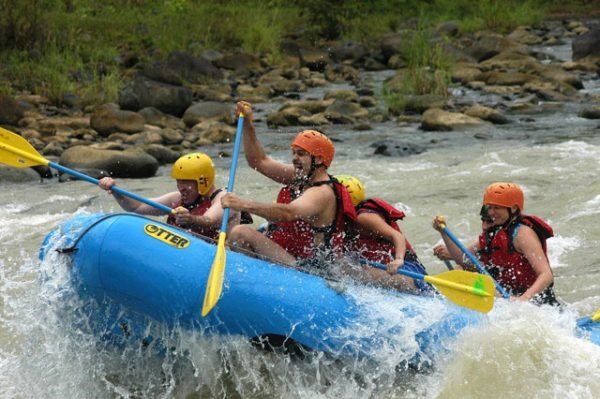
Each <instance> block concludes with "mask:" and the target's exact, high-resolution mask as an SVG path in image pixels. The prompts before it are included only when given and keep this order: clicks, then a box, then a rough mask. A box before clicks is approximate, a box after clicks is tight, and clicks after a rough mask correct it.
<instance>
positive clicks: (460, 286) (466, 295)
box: [425, 270, 496, 313]
mask: <svg viewBox="0 0 600 399" xmlns="http://www.w3.org/2000/svg"><path fill="white" fill-rule="evenodd" d="M425 281H427V282H429V283H431V284H433V286H434V287H435V288H437V289H438V290H439V291H440V292H441V293H442V294H443V295H444V296H446V298H448V299H449V300H450V301H452V302H454V303H455V304H457V305H460V306H464V307H466V308H469V309H473V310H476V311H478V312H483V313H487V312H489V311H490V310H492V307H493V306H494V292H495V290H496V287H495V285H494V280H492V278H491V277H489V276H485V275H483V274H478V273H473V272H467V271H464V270H451V271H448V272H444V273H441V274H438V275H436V276H425Z"/></svg>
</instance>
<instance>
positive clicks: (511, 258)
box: [479, 215, 554, 295]
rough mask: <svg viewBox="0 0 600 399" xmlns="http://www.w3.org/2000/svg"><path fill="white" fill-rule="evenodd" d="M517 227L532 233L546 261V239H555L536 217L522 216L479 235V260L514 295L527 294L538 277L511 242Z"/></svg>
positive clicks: (550, 229) (548, 228)
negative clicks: (527, 228) (539, 244)
mask: <svg viewBox="0 0 600 399" xmlns="http://www.w3.org/2000/svg"><path fill="white" fill-rule="evenodd" d="M519 224H523V225H525V226H528V227H530V228H531V229H533V231H535V233H536V234H537V236H538V238H539V239H540V242H541V243H542V248H543V250H544V255H546V258H548V255H547V254H546V240H547V239H548V238H550V237H552V236H554V232H553V231H552V227H550V226H549V225H548V224H547V223H546V222H544V221H543V220H542V219H540V218H538V217H537V216H530V215H521V217H520V218H519V219H518V220H517V221H516V222H514V223H509V224H508V225H504V226H502V227H499V228H497V229H494V228H492V229H490V230H488V231H486V232H483V233H482V234H481V235H480V236H479V247H480V248H481V250H480V252H479V256H480V259H481V261H482V262H483V264H484V265H485V267H486V269H487V270H488V271H489V272H490V274H491V275H492V277H494V278H495V279H496V280H497V281H498V282H499V283H500V285H502V286H503V287H505V288H507V289H508V290H509V291H511V292H512V293H513V294H514V295H520V294H522V293H524V292H525V291H527V289H528V288H529V287H531V286H532V285H533V283H534V282H535V280H536V279H537V274H536V273H535V271H534V270H533V267H532V266H531V264H530V263H529V261H528V260H527V258H526V257H525V255H523V254H522V253H519V252H517V251H516V250H515V248H514V244H513V240H514V236H516V234H515V233H516V231H517V230H516V229H517V228H518V225H519Z"/></svg>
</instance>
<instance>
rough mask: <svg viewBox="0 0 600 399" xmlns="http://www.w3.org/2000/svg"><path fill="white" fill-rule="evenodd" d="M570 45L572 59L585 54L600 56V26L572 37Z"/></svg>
mask: <svg viewBox="0 0 600 399" xmlns="http://www.w3.org/2000/svg"><path fill="white" fill-rule="evenodd" d="M571 47H572V48H573V60H578V59H581V58H584V57H587V56H595V57H600V27H596V28H594V29H592V30H590V31H589V32H587V33H584V34H583V35H580V36H577V37H576V38H574V39H573V42H572V43H571Z"/></svg>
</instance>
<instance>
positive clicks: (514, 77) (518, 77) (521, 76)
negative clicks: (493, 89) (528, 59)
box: [480, 71, 536, 86]
mask: <svg viewBox="0 0 600 399" xmlns="http://www.w3.org/2000/svg"><path fill="white" fill-rule="evenodd" d="M480 78H481V80H483V81H484V82H485V83H487V84H488V85H497V86H520V85H524V84H525V83H527V82H531V81H533V80H535V79H536V77H535V76H533V75H531V74H528V73H521V72H501V71H493V72H484V73H482V74H481V76H480Z"/></svg>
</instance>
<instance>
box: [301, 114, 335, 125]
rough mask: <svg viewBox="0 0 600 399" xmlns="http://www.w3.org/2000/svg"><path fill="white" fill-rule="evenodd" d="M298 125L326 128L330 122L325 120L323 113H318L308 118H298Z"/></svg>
mask: <svg viewBox="0 0 600 399" xmlns="http://www.w3.org/2000/svg"><path fill="white" fill-rule="evenodd" d="M298 124H300V125H302V126H326V125H331V121H330V120H329V119H327V117H326V116H325V114H324V113H320V114H314V115H310V116H300V117H299V118H298Z"/></svg>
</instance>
